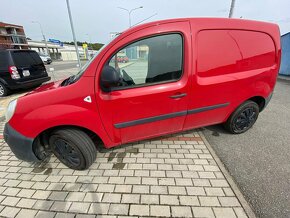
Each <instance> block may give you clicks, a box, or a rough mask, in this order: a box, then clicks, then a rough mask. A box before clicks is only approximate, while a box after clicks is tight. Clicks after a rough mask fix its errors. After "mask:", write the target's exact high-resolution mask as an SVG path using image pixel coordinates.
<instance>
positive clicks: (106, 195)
mask: <svg viewBox="0 0 290 218" xmlns="http://www.w3.org/2000/svg"><path fill="white" fill-rule="evenodd" d="M1 125H2V124H1V122H0V135H1V128H2V131H3V125H2V127H1ZM2 142H3V141H2ZM112 157H113V158H112ZM121 157H122V158H121ZM118 158H119V159H118ZM116 164H121V165H122V164H124V166H123V169H122V168H120V167H119V166H118V168H116V166H115V165H116ZM0 166H1V167H0V216H1V217H16V216H18V217H25V218H28V217H29V216H35V217H56V218H60V217H87V218H90V217H96V216H97V217H106V218H117V217H118V218H126V217H131V218H133V217H136V218H137V217H143V216H150V217H193V216H194V217H231V216H233V217H238V218H240V217H241V218H244V217H247V215H246V213H245V211H244V209H243V208H242V206H241V204H240V202H239V201H238V200H237V198H236V196H235V193H234V192H233V190H232V188H231V187H230V185H229V183H228V181H227V180H226V178H225V177H224V175H223V173H222V172H221V170H220V168H219V167H218V166H217V163H216V162H215V160H214V159H213V157H212V155H211V154H210V152H209V150H208V149H207V147H206V146H205V144H204V143H203V141H202V139H201V138H200V135H199V133H198V132H195V131H187V132H185V133H178V134H174V135H171V136H164V138H163V139H162V137H161V139H154V140H146V141H142V142H139V143H134V144H133V145H132V144H130V145H125V146H121V147H119V148H115V149H112V150H106V151H104V152H99V153H98V154H97V160H96V162H95V163H94V164H93V165H92V166H91V167H90V169H89V170H85V171H75V170H71V169H68V168H67V167H65V166H64V165H63V164H62V163H60V162H59V161H58V160H57V159H56V158H55V157H54V156H52V157H51V159H50V163H48V164H45V165H43V166H41V167H39V165H35V164H31V163H26V162H24V161H19V160H18V159H17V158H16V157H15V156H14V155H13V153H12V152H11V151H10V149H9V147H8V146H7V145H6V144H5V143H1V139H0Z"/></svg>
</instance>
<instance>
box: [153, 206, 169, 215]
mask: <svg viewBox="0 0 290 218" xmlns="http://www.w3.org/2000/svg"><path fill="white" fill-rule="evenodd" d="M150 216H157V217H170V207H169V206H162V205H151V206H150Z"/></svg>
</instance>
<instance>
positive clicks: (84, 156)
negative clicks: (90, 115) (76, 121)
mask: <svg viewBox="0 0 290 218" xmlns="http://www.w3.org/2000/svg"><path fill="white" fill-rule="evenodd" d="M49 145H50V147H51V150H52V152H53V153H54V155H55V156H56V157H57V158H58V159H59V160H60V161H61V162H62V163H63V164H64V165H66V166H67V167H69V168H71V169H74V170H85V169H88V168H89V167H90V166H91V165H92V164H93V162H94V161H95V160H96V155H97V149H96V146H95V144H94V143H93V141H92V140H91V138H90V137H89V136H88V135H87V134H86V133H85V132H83V131H81V130H79V129H76V128H66V129H59V130H55V131H54V132H52V134H51V135H50V138H49Z"/></svg>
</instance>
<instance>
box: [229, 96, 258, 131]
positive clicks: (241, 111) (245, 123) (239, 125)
mask: <svg viewBox="0 0 290 218" xmlns="http://www.w3.org/2000/svg"><path fill="white" fill-rule="evenodd" d="M258 116H259V106H258V104H257V103H255V102H253V101H246V102H244V103H243V104H241V105H240V106H239V107H238V108H237V109H236V110H235V111H234V112H233V113H232V114H231V116H230V117H229V119H228V120H227V121H226V123H225V124H224V127H225V128H226V129H227V130H228V131H229V132H231V133H233V134H240V133H244V132H246V131H247V130H249V129H250V128H251V127H252V126H253V125H254V123H255V122H256V120H257V118H258Z"/></svg>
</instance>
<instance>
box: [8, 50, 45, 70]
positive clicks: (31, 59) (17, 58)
mask: <svg viewBox="0 0 290 218" xmlns="http://www.w3.org/2000/svg"><path fill="white" fill-rule="evenodd" d="M11 55H12V58H13V60H14V63H15V65H16V67H27V66H31V65H38V64H42V60H41V59H40V57H39V55H38V54H37V53H36V52H34V51H13V52H11Z"/></svg>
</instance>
